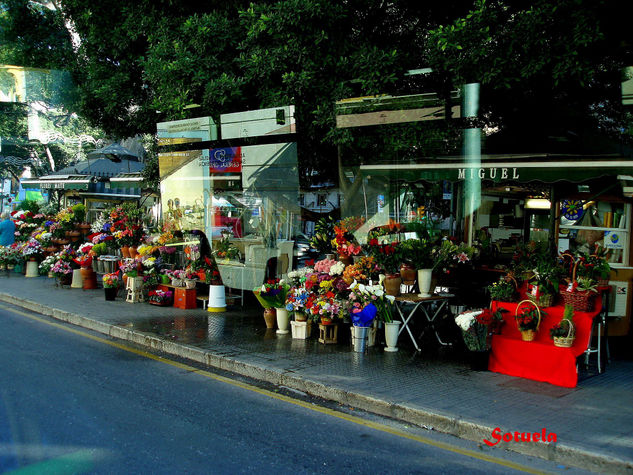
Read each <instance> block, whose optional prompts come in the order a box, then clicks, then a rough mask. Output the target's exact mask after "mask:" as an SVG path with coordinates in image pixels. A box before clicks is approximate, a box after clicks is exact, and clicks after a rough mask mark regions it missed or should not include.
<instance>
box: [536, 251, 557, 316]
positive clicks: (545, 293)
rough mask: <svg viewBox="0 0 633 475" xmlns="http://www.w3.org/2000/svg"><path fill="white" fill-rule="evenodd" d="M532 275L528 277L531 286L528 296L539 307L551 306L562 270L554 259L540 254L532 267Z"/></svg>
mask: <svg viewBox="0 0 633 475" xmlns="http://www.w3.org/2000/svg"><path fill="white" fill-rule="evenodd" d="M533 273H534V276H533V277H532V278H531V279H530V282H529V283H530V285H531V288H530V290H529V292H528V298H529V299H530V300H532V301H534V302H536V303H537V304H538V305H539V306H541V307H551V306H552V305H553V303H554V296H555V295H556V294H557V293H558V287H559V284H560V282H561V279H562V277H563V270H562V269H561V268H560V267H559V266H557V265H556V262H555V261H554V259H552V258H550V257H549V256H542V257H541V258H540V259H539V260H538V262H537V264H536V267H535V268H534V269H533Z"/></svg>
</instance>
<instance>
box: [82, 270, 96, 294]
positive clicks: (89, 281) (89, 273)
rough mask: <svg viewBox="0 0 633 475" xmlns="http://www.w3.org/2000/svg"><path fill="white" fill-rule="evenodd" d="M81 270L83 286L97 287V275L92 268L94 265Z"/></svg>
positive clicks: (85, 287) (88, 287) (87, 287)
mask: <svg viewBox="0 0 633 475" xmlns="http://www.w3.org/2000/svg"><path fill="white" fill-rule="evenodd" d="M79 270H80V271H81V279H82V282H83V283H82V287H83V288H84V289H96V288H97V275H96V274H95V273H94V271H93V270H92V267H82V268H81V269H79Z"/></svg>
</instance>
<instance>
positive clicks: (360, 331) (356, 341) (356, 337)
mask: <svg viewBox="0 0 633 475" xmlns="http://www.w3.org/2000/svg"><path fill="white" fill-rule="evenodd" d="M370 328H371V327H357V326H355V325H353V326H352V347H353V348H354V351H355V352H357V353H364V352H365V350H366V349H367V334H368V333H369V329H370Z"/></svg>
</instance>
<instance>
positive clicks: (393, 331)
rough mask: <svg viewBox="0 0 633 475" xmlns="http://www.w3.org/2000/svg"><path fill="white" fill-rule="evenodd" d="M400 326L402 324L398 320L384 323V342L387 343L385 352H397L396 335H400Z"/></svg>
mask: <svg viewBox="0 0 633 475" xmlns="http://www.w3.org/2000/svg"><path fill="white" fill-rule="evenodd" d="M401 324H402V322H400V321H399V320H394V321H393V322H385V341H386V343H387V347H386V348H385V351H386V352H388V353H393V352H396V351H398V347H397V344H398V334H399V333H400V325H401Z"/></svg>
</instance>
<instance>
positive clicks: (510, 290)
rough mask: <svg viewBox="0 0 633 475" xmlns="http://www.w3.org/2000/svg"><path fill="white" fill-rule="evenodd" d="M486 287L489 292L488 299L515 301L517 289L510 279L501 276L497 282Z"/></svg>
mask: <svg viewBox="0 0 633 475" xmlns="http://www.w3.org/2000/svg"><path fill="white" fill-rule="evenodd" d="M487 289H488V293H489V294H490V300H497V301H499V302H514V301H516V296H517V289H516V286H515V284H514V282H513V281H512V280H506V279H505V278H501V279H499V280H498V281H497V282H493V283H492V284H490V285H489V286H488V287H487Z"/></svg>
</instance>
